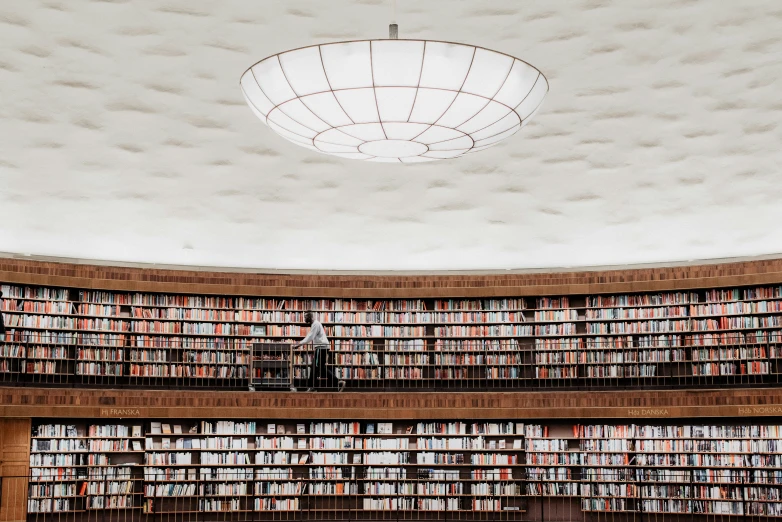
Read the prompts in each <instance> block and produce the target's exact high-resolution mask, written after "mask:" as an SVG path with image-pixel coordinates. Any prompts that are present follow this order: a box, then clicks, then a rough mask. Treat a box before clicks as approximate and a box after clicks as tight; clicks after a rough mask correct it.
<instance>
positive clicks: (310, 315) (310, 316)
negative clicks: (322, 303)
mask: <svg viewBox="0 0 782 522" xmlns="http://www.w3.org/2000/svg"><path fill="white" fill-rule="evenodd" d="M314 321H315V314H313V313H312V312H305V313H304V322H305V323H309V324H312V323H313V322H314Z"/></svg>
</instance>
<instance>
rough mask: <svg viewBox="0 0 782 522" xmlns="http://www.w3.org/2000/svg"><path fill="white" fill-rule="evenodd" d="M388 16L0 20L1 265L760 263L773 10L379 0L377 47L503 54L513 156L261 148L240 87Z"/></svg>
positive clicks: (24, 5) (59, 14)
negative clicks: (50, 261) (525, 78)
mask: <svg viewBox="0 0 782 522" xmlns="http://www.w3.org/2000/svg"><path fill="white" fill-rule="evenodd" d="M389 4H390V0H388V1H385V0H382V1H381V0H354V1H348V0H330V1H328V2H325V1H316V0H285V1H282V0H276V1H264V2H247V1H244V0H220V1H216V0H144V1H142V0H27V1H24V2H22V1H10V2H2V3H0V93H2V105H0V133H1V134H2V140H0V183H1V187H0V201H1V202H2V203H1V206H2V209H3V216H4V218H3V219H2V220H1V221H0V250H2V251H6V252H16V253H29V254H34V255H51V256H64V257H71V258H83V259H100V260H114V261H128V262H152V263H169V264H179V265H206V266H231V267H248V268H283V269H347V270H351V269H352V270H386V269H411V270H429V269H492V268H533V267H567V266H588V265H609V264H610V265H615V264H624V263H640V262H643V263H648V262H665V261H681V260H691V259H707V258H714V257H728V256H751V255H759V254H768V253H776V252H780V251H782V227H780V226H779V223H780V222H782V205H781V204H780V203H779V201H780V198H781V197H782V183H780V181H782V174H780V164H782V161H780V160H782V152H780V150H781V148H780V143H781V140H782V124H780V121H782V96H781V95H780V79H782V60H780V56H782V37H780V36H779V30H778V28H779V26H780V24H782V6H780V4H779V2H777V1H775V0H747V1H745V2H708V1H705V0H701V1H697V0H679V1H668V2H665V1H662V0H661V1H659V2H653V3H651V4H650V3H649V2H646V1H643V0H622V1H618V0H614V1H611V0H578V1H571V0H553V1H549V0H547V1H543V0H538V1H534V2H519V1H517V0H496V1H492V2H486V1H485V0H460V1H454V0H427V1H426V2H422V1H413V0H398V4H399V6H398V16H397V22H398V23H399V26H400V36H401V37H410V38H429V39H439V40H446V41H459V42H465V43H469V44H473V45H479V46H484V47H487V48H490V49H495V50H498V51H501V52H505V53H508V54H511V55H514V56H517V57H519V58H521V59H523V60H526V61H528V62H529V63H531V64H533V65H534V66H536V67H538V68H540V69H541V71H543V73H544V74H546V76H547V77H548V79H549V81H550V92H549V94H548V96H547V98H546V102H545V103H544V106H543V108H542V109H541V110H540V111H539V112H538V114H537V116H536V119H535V120H533V121H532V123H530V124H529V125H528V126H527V127H525V128H524V129H522V130H521V132H519V133H518V134H516V135H515V136H513V137H512V138H510V139H509V140H507V141H506V142H504V143H502V144H500V145H499V146H497V147H494V148H492V149H489V150H487V151H483V152H479V153H476V154H472V155H470V156H468V157H464V158H460V159H456V160H449V161H442V162H434V163H426V164H418V165H409V166H399V165H387V164H371V163H363V162H357V161H350V160H341V159H338V158H333V157H329V156H325V155H320V154H317V153H315V152H309V151H307V150H305V149H302V148H300V147H297V146H295V145H293V144H291V143H288V142H287V141H285V140H283V139H281V138H279V137H278V136H276V135H275V134H273V133H272V132H271V131H270V130H269V129H268V128H266V127H265V126H263V125H262V124H261V123H260V122H259V121H257V119H256V118H255V116H254V115H253V114H252V112H251V111H250V110H249V109H248V108H247V107H246V106H245V103H244V101H243V99H242V95H241V92H240V90H239V85H238V80H239V76H240V75H241V73H242V72H243V71H244V70H245V69H246V68H247V67H248V66H250V65H251V64H253V63H255V62H256V61H258V60H259V59H261V58H263V57H265V56H267V55H270V54H274V53H277V52H280V51H282V50H285V49H288V48H293V47H301V46H305V45H311V44H314V43H320V42H331V41H340V40H349V39H360V38H377V37H383V36H384V35H385V34H387V25H388V22H389V19H390V14H391V8H390V5H389Z"/></svg>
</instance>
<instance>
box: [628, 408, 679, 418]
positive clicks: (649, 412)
mask: <svg viewBox="0 0 782 522" xmlns="http://www.w3.org/2000/svg"><path fill="white" fill-rule="evenodd" d="M670 415H671V414H670V413H668V410H667V409H665V408H642V409H641V408H630V409H629V410H627V416H628V417H669V416H670Z"/></svg>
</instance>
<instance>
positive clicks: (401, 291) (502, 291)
mask: <svg viewBox="0 0 782 522" xmlns="http://www.w3.org/2000/svg"><path fill="white" fill-rule="evenodd" d="M0 281H3V282H12V283H22V284H40V285H52V286H64V287H71V288H94V289H105V290H127V291H146V292H179V293H198V294H222V295H262V296H285V297H356V298H405V297H423V298H425V297H430V298H431V297H491V296H537V295H557V294H563V295H567V294H571V295H577V294H589V293H611V292H645V291H663V290H677V289H678V290H680V289H689V288H716V287H726V286H742V285H754V284H773V283H780V282H782V259H764V260H757V261H742V262H732V263H722V264H702V265H691V266H672V267H655V268H638V269H624V270H599V271H598V270H596V271H586V270H582V271H573V272H538V273H514V272H512V271H508V272H500V273H490V274H483V275H472V274H454V275H443V274H442V273H436V274H420V275H410V274H406V273H400V274H398V275H366V274H356V275H344V274H334V275H329V274H323V273H319V274H301V273H294V274H280V273H271V274H270V273H243V272H229V271H224V272H221V271H219V269H216V270H215V271H204V270H173V269H161V268H156V267H150V268H129V267H116V266H101V265H89V264H75V263H55V262H44V261H28V260H20V259H13V258H0Z"/></svg>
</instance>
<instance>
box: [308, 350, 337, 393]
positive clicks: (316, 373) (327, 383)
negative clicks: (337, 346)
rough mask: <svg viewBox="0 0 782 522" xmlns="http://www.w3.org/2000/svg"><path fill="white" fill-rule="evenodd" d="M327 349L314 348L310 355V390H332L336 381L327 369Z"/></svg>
mask: <svg viewBox="0 0 782 522" xmlns="http://www.w3.org/2000/svg"><path fill="white" fill-rule="evenodd" d="M328 358H329V347H328V346H316V347H315V353H314V354H312V366H311V367H310V388H318V387H327V388H334V387H336V385H337V379H335V378H334V373H333V372H332V371H331V370H330V369H329V367H328Z"/></svg>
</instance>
